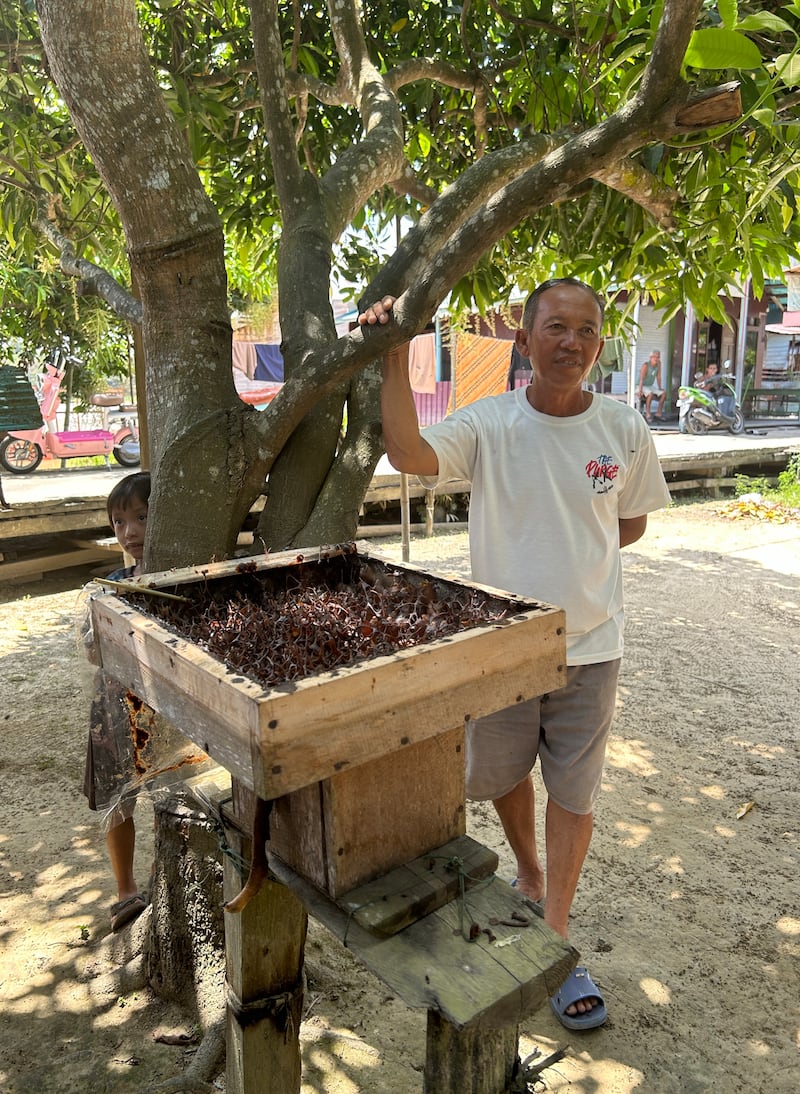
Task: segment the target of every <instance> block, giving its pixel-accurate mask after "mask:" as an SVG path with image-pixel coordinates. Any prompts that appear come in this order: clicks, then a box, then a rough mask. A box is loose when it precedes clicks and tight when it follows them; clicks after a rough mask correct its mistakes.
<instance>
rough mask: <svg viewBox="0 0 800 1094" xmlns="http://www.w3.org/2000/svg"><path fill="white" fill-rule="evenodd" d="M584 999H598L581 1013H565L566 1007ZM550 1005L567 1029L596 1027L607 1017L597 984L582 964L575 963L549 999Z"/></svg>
mask: <svg viewBox="0 0 800 1094" xmlns="http://www.w3.org/2000/svg"><path fill="white" fill-rule="evenodd" d="M584 999H597V1000H599V1002H598V1003H596V1004H595V1006H593V1007H592V1009H591V1010H587V1011H585V1012H584V1013H583V1014H567V1007H571V1006H572V1005H573V1004H574V1003H580V1002H581V1001H582V1000H584ZM550 1007H551V1009H552V1011H553V1014H555V1016H556V1018H557V1019H558V1020H559V1022H560V1023H561V1025H562V1026H566V1028H567V1029H597V1027H598V1026H602V1025H603V1023H604V1022H605V1021H606V1020H607V1018H608V1011H607V1010H606V1004H605V1000H604V999H603V996H602V995H601V993H600V990H599V988H598V987H597V984H595V982H594V980H592V978H591V976H589V973H588V972H587V971H586V969H585V968H584V967H583V965H576V966H575V968H574V969H573V970H572V972H571V973H570V974H569V976H568V977H567V979H566V980H565V981H564V983H563V984H562V985H561V987H560V988H559V989H558V991H557V992H556V993H555V995H553V996H552V997H551V999H550Z"/></svg>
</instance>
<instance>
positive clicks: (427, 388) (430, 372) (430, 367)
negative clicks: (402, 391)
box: [408, 334, 436, 395]
mask: <svg viewBox="0 0 800 1094" xmlns="http://www.w3.org/2000/svg"><path fill="white" fill-rule="evenodd" d="M408 377H409V379H410V381H411V390H412V391H420V392H424V393H425V394H427V395H433V394H435V392H436V335H435V334H418V335H417V337H416V338H412V339H411V344H410V346H409V351H408Z"/></svg>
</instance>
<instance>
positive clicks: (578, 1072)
mask: <svg viewBox="0 0 800 1094" xmlns="http://www.w3.org/2000/svg"><path fill="white" fill-rule="evenodd" d="M724 506H725V503H723V502H703V503H699V504H693V505H681V506H674V507H672V508H671V509H669V510H667V511H665V512H663V513H660V514H656V515H654V516H653V517H652V518H651V521H650V528H649V530H648V534H647V536H646V538H645V539H644V540H643V541H641V542H640V543H638V544H636V545H635V546H633V547H632V548H629V549H628V550H626V552H625V571H626V582H627V589H626V592H627V605H628V622H627V643H628V648H627V655H626V660H625V663H624V667H623V671H622V677H621V687H620V694H619V711H618V717H617V720H616V723H615V728H614V734H613V740H612V742H611V747H610V752H609V757H608V764H607V769H606V776H605V785H604V793H603V795H602V797H601V800H600V803H599V808H598V813H597V828H596V834H595V837H594V841H593V843H592V847H591V849H590V852H589V857H588V861H587V864H586V868H585V870H584V874H583V878H582V881H581V885H580V888H579V892H578V895H577V898H576V901H575V905H574V910H573V911H574V915H573V923H572V939H571V940H572V942H573V943H574V945H575V946H576V947H577V948H578V949H579V950H580V951H581V954H582V959H583V960H584V961H585V963H586V964H587V965H588V966H589V967H590V969H591V971H592V973H593V975H594V977H595V979H596V980H598V982H599V983H600V984H601V986H602V987H603V989H604V991H605V994H606V999H607V1003H608V1008H609V1013H610V1019H609V1022H608V1024H607V1026H606V1027H605V1028H604V1029H602V1030H599V1031H594V1032H592V1033H587V1034H580V1033H568V1032H567V1031H566V1030H564V1029H562V1028H561V1026H560V1025H558V1023H557V1022H556V1020H555V1019H554V1017H553V1016H552V1014H551V1013H550V1011H549V1010H543V1011H540V1012H539V1013H537V1014H536V1015H534V1016H533V1017H532V1018H530V1019H528V1020H527V1021H526V1022H525V1023H524V1025H523V1027H522V1051H523V1053H529V1052H532V1051H533V1050H534V1048H535V1047H538V1048H540V1049H541V1050H542V1051H543V1052H547V1051H550V1050H552V1049H554V1048H556V1047H559V1046H561V1047H564V1046H569V1047H568V1049H567V1054H566V1057H565V1059H564V1060H562V1061H561V1062H560V1063H558V1064H557V1065H555V1066H554V1067H552V1068H549V1069H548V1070H547V1071H546V1072H544V1077H545V1080H546V1089H548V1090H551V1091H565V1090H569V1091H575V1092H580V1094H595V1092H598V1091H599V1092H608V1094H626V1092H628V1091H644V1092H651V1094H673V1092H674V1094H678V1092H680V1094H694V1092H699V1091H714V1092H722V1094H729V1092H738V1091H747V1092H763V1094H783V1092H787V1094H788V1092H789V1091H790V1090H791V1091H795V1090H796V1089H797V1076H798V1074H799V1073H800V1070H799V1069H800V1058H799V1057H798V1049H799V1048H800V1044H799V1042H798V1018H799V1017H800V1015H799V1014H798V999H800V977H799V976H798V956H799V955H800V899H799V898H800V884H798V818H800V794H799V793H798V776H800V750H798V711H797V705H798V704H797V698H798V679H799V678H800V671H799V670H800V656H799V652H800V651H799V649H798V646H799V643H798V636H800V535H799V533H800V527H799V526H798V524H797V523H792V522H790V523H787V524H775V523H769V522H766V521H763V520H757V519H753V518H744V519H741V520H735V521H734V520H730V519H726V518H725V517H723V516H721V515H720V512H721V510H722V509H723V508H724ZM465 539H466V537H465V535H464V534H463V533H451V534H449V535H448V534H444V535H440V536H437V537H435V538H434V539H433V540H429V541H425V540H414V541H413V543H412V549H411V558H412V561H413V562H414V563H416V564H419V565H420V566H439V567H441V568H442V569H444V570H446V571H450V572H452V571H458V570H461V571H462V572H463V568H464V565H465V561H466V553H465V549H466V543H465ZM391 549H392V550H393V551H394V553H395V556H396V557H399V545H398V544H397V543H396V541H395V543H394V545H393V546H392V548H391ZM85 578H86V571H83V572H81V571H68V572H63V573H60V574H55V575H52V576H51V577H48V578H46V579H45V580H43V581H41V582H38V583H31V584H29V585H25V586H8V585H7V586H4V587H0V668H1V671H0V725H2V735H0V811H1V819H0V867H2V873H1V874H0V877H1V879H2V880H0V938H1V939H2V944H1V945H0V1008H1V1009H2V1021H1V1022H0V1092H1V1094H51V1092H52V1094H56V1092H58V1094H105V1092H113V1094H117V1092H120V1094H122V1092H126V1091H142V1090H143V1089H144V1088H146V1087H147V1086H148V1085H149V1084H152V1083H155V1082H157V1081H159V1080H163V1079H165V1078H167V1077H169V1076H171V1075H173V1074H174V1073H176V1072H177V1071H180V1070H181V1069H182V1068H183V1067H184V1066H185V1065H186V1062H187V1059H188V1053H189V1052H190V1051H191V1049H187V1048H186V1047H182V1046H180V1045H169V1044H164V1043H161V1042H158V1041H156V1040H155V1039H154V1033H157V1032H158V1031H164V1030H171V1031H173V1032H174V1031H176V1030H186V1029H188V1028H189V1025H188V1023H187V1019H186V1016H185V1015H181V1014H180V1013H178V1012H176V1011H175V1009H174V1008H172V1007H170V1006H168V1005H166V1004H164V1003H162V1002H160V1001H159V1000H158V999H156V998H155V997H154V996H153V995H151V994H150V993H149V992H148V991H136V992H132V993H129V994H120V993H119V992H118V991H116V990H113V989H111V988H109V978H108V977H103V976H102V975H101V974H103V973H105V972H107V971H108V961H107V958H106V957H105V956H104V954H105V953H106V947H105V946H104V944H103V938H104V936H105V935H106V933H107V930H108V908H109V905H110V903H111V899H112V887H111V875H110V871H109V869H108V867H107V865H106V859H105V855H104V849H103V841H102V838H101V835H100V832H99V829H98V825H97V823H96V820H95V818H94V817H93V815H92V814H90V813H89V812H88V811H87V809H86V807H85V803H84V799H83V797H82V795H81V793H80V785H81V780H82V766H83V757H84V736H85V724H86V715H85V706H84V700H83V697H82V695H81V691H80V685H79V675H80V674H79V672H78V669H77V666H78V656H79V655H78V653H77V651H76V647H75V643H74V640H73V631H72V620H73V613H74V608H75V601H76V594H77V590H78V588H79V587H80V584H81V582H82V581H83V580H85ZM747 805H750V806H751V807H750V808H749V810H747V811H745V807H746V806H747ZM141 808H142V812H140V814H139V820H138V822H137V828H138V831H139V833H140V839H139V845H138V875H139V877H140V879H144V878H145V877H146V876H147V873H148V871H149V864H150V857H149V856H150V851H151V846H150V843H149V835H148V832H149V827H150V826H149V822H148V819H147V813H146V810H147V807H146V805H143V806H142V807H141ZM469 831H470V833H471V834H472V835H473V836H475V837H476V838H478V839H479V840H481V841H482V842H484V843H486V844H487V845H489V846H491V847H493V848H495V849H497V850H498V851H499V853H500V855H501V866H500V870H501V873H503V875H504V876H510V875H511V873H512V869H513V868H512V862H511V860H510V857H509V855H508V852H507V850H506V849H505V847H504V844H503V840H502V837H501V833H500V831H499V828H498V825H497V823H496V821H495V818H494V816H493V814H492V810H491V808H489V807H486V806H480V807H473V806H471V807H470V809H469ZM307 968H308V972H309V989H308V994H307V997H306V1008H307V1017H306V1020H305V1022H304V1025H303V1030H302V1041H303V1063H304V1079H303V1087H302V1089H303V1094H312V1092H314V1094H322V1092H325V1094H351V1092H365V1094H366V1092H369V1094H414V1092H415V1091H420V1090H421V1087H422V1077H421V1067H422V1063H423V1059H424V1052H425V1017H424V1014H422V1013H421V1012H413V1011H410V1010H408V1009H406V1007H405V1006H404V1005H403V1004H402V1003H400V1002H399V1001H398V1000H397V999H395V998H392V996H391V993H390V992H389V991H388V990H387V989H386V988H385V987H384V986H383V985H381V984H380V983H379V982H377V981H376V980H375V979H374V978H373V977H372V976H371V975H370V974H368V973H366V972H365V971H363V969H362V968H360V967H359V966H358V965H357V964H356V963H355V962H354V960H353V959H352V958H351V956H350V954H349V953H348V952H347V951H345V950H343V949H342V948H341V946H339V944H338V943H336V942H335V941H333V940H332V939H331V937H330V936H329V935H327V933H326V932H325V931H324V930H323V929H321V928H319V927H317V926H314V925H313V924H312V927H311V931H310V938H309V944H308V950H307ZM792 1076H794V1078H792ZM216 1085H217V1087H218V1088H219V1089H221V1090H222V1089H224V1079H223V1078H219V1079H217V1081H216ZM539 1089H544V1087H540V1088H539Z"/></svg>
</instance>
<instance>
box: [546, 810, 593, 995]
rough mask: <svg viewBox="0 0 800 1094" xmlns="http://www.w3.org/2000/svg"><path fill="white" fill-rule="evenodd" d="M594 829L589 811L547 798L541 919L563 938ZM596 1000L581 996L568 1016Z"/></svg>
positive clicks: (565, 934)
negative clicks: (544, 892) (573, 809)
mask: <svg viewBox="0 0 800 1094" xmlns="http://www.w3.org/2000/svg"><path fill="white" fill-rule="evenodd" d="M593 828H594V817H593V815H592V814H591V813H586V814H580V813H570V812H569V811H568V810H566V809H563V808H562V807H561V806H560V805H556V803H555V802H554V801H551V800H548V802H547V813H546V818H545V846H546V849H547V901H546V902H545V909H544V920H545V923H547V924H548V926H550V927H552V928H553V930H554V931H558V933H559V934H560V935H561V937H562V938H564V939H566V937H567V930H568V922H569V911H570V908H571V907H572V901H573V900H574V898H575V890H576V889H577V887H578V879H579V877H580V874H581V870H582V868H583V863H584V860H585V858H586V852H587V851H588V850H589V843H590V841H591V838H592V829H593ZM597 1002H599V1000H595V999H593V998H589V999H582V1000H579V1001H578V1002H577V1003H574V1004H572V1005H571V1006H569V1007H567V1010H566V1013H567V1014H569V1015H570V1016H574V1015H576V1014H586V1013H587V1011H590V1010H592V1008H593V1007H594V1006H595V1005H596V1004H597Z"/></svg>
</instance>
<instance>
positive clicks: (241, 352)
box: [233, 340, 257, 380]
mask: <svg viewBox="0 0 800 1094" xmlns="http://www.w3.org/2000/svg"><path fill="white" fill-rule="evenodd" d="M256 363H257V362H256V344H255V342H238V341H236V340H234V343H233V367H234V368H235V369H238V370H239V372H243V373H244V374H245V376H246V377H247V379H248V380H252V379H253V378H254V377H255V374H256Z"/></svg>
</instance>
